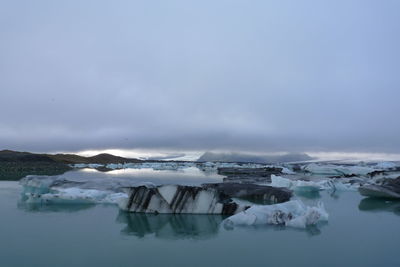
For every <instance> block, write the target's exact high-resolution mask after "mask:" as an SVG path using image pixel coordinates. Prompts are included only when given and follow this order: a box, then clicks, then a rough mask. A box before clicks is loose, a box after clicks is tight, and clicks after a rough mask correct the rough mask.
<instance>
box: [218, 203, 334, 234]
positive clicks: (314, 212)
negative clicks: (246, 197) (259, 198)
mask: <svg viewBox="0 0 400 267" xmlns="http://www.w3.org/2000/svg"><path fill="white" fill-rule="evenodd" d="M328 217H329V215H328V213H327V212H326V210H325V208H324V206H323V204H322V203H319V204H318V206H316V207H311V206H306V205H304V204H303V203H302V202H301V201H300V200H292V201H288V202H285V203H280V204H274V205H262V206H261V205H255V206H252V207H250V208H249V209H247V210H245V211H242V212H240V213H237V214H235V215H232V216H230V217H228V218H227V219H225V221H224V225H225V226H226V227H233V226H239V225H263V224H275V225H285V226H289V227H295V228H306V227H307V226H308V225H315V224H317V223H319V222H321V221H327V220H328Z"/></svg>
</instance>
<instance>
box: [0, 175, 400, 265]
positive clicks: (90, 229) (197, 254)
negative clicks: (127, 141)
mask: <svg viewBox="0 0 400 267" xmlns="http://www.w3.org/2000/svg"><path fill="white" fill-rule="evenodd" d="M19 194H20V186H19V185H18V183H14V184H12V182H11V184H10V182H6V184H5V185H4V183H3V182H0V210H1V212H2V214H1V218H0V236H1V241H0V251H1V266H7V267H9V266H10V267H14V266H42V267H47V266H57V267H66V266H76V267H81V266H85V267H86V266H96V267H104V266H131V265H135V266H234V267H235V266H307V267H308V266H356V267H358V266H400V258H399V256H398V243H399V240H400V231H399V230H398V227H399V219H400V217H399V216H400V212H399V210H400V203H399V202H391V201H381V200H371V199H364V198H363V197H361V196H360V195H359V194H358V193H357V192H335V193H334V194H331V193H330V192H327V191H321V192H320V193H319V195H318V197H316V198H315V199H310V198H301V200H302V202H304V204H305V205H307V206H316V205H317V203H318V202H319V201H322V202H323V203H324V206H325V209H326V210H327V212H328V213H329V216H330V217H329V222H328V223H327V224H323V225H320V226H310V227H307V228H306V229H297V228H293V227H285V226H281V225H258V226H250V227H249V226H246V227H234V228H233V229H232V230H227V229H225V228H224V227H220V224H221V221H222V220H223V219H224V218H221V216H215V215H214V216H207V215H143V214H126V213H122V212H119V210H118V208H117V207H116V206H111V205H36V204H29V203H19V204H17V203H18V201H19V198H20V195H19Z"/></svg>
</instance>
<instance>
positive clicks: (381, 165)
mask: <svg viewBox="0 0 400 267" xmlns="http://www.w3.org/2000/svg"><path fill="white" fill-rule="evenodd" d="M374 168H375V169H377V170H394V169H396V168H397V164H396V163H394V162H390V161H383V162H378V163H377V164H376V165H375V166H374Z"/></svg>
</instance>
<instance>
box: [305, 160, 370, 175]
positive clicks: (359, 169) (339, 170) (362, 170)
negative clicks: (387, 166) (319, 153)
mask: <svg viewBox="0 0 400 267" xmlns="http://www.w3.org/2000/svg"><path fill="white" fill-rule="evenodd" d="M303 170H305V171H307V172H310V173H312V174H319V175H339V176H340V175H367V174H368V173H371V172H373V171H375V169H373V168H370V167H364V166H356V165H333V164H317V163H311V164H309V165H306V166H305V167H304V168H303Z"/></svg>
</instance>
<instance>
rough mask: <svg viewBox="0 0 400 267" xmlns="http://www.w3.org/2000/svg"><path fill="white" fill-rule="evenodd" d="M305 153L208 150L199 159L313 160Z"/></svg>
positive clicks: (251, 160)
mask: <svg viewBox="0 0 400 267" xmlns="http://www.w3.org/2000/svg"><path fill="white" fill-rule="evenodd" d="M312 159H314V158H312V157H310V156H309V155H307V154H305V153H287V154H284V155H255V154H247V153H214V152H206V153H204V154H203V155H202V156H201V157H200V158H199V159H198V160H197V161H200V162H204V161H220V162H252V163H285V162H295V161H306V160H312Z"/></svg>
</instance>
